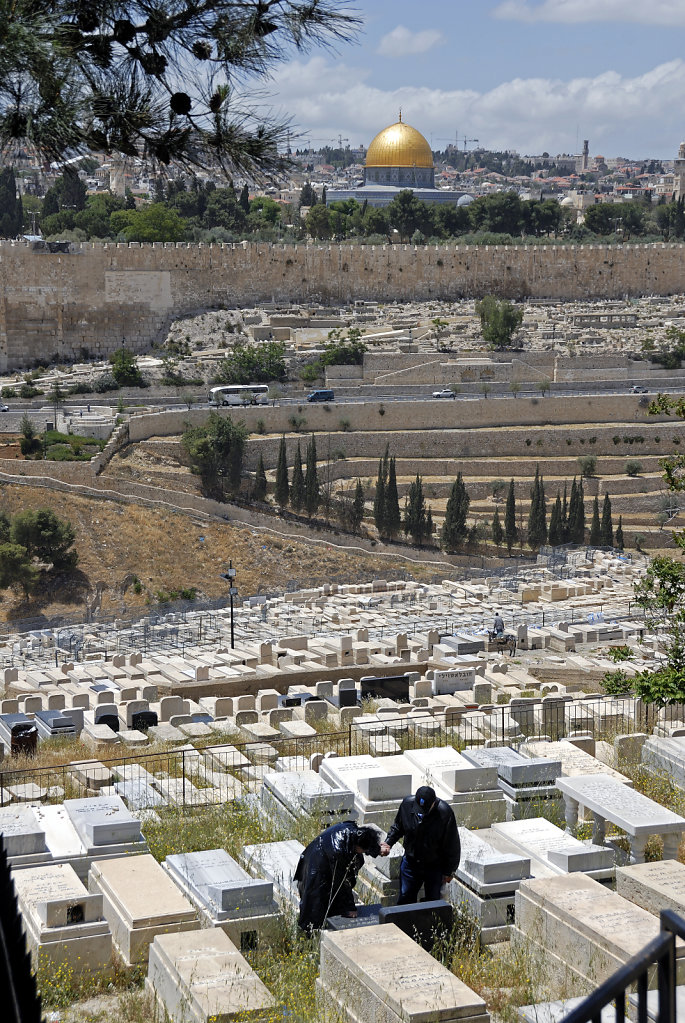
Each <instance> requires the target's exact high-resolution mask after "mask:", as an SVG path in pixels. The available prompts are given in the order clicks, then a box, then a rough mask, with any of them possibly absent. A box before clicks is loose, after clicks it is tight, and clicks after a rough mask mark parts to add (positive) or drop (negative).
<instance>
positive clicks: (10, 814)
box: [0, 804, 52, 867]
mask: <svg viewBox="0 0 685 1023" xmlns="http://www.w3.org/2000/svg"><path fill="white" fill-rule="evenodd" d="M0 835H2V840H3V844H4V846H5V852H6V853H7V857H8V859H9V863H10V866H11V867H25V866H35V865H38V864H39V863H47V862H49V861H50V860H51V859H52V856H51V854H50V850H49V849H48V847H47V845H46V842H45V830H44V829H43V828H42V827H41V825H40V823H39V821H38V818H37V817H36V814H35V813H34V811H33V809H32V808H31V807H30V806H17V805H16V804H15V805H13V806H7V807H3V808H2V809H0Z"/></svg>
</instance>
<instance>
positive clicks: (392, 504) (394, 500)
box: [384, 458, 402, 539]
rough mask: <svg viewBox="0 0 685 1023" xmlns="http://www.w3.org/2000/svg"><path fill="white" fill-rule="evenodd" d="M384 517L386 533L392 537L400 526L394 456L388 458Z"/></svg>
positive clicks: (400, 517) (400, 518)
mask: <svg viewBox="0 0 685 1023" xmlns="http://www.w3.org/2000/svg"><path fill="white" fill-rule="evenodd" d="M384 518H385V522H384V526H385V532H386V535H387V536H389V537H390V538H391V539H393V538H394V537H396V536H397V534H398V533H399V531H400V529H401V528H402V516H401V515H400V499H399V497H398V496H397V476H396V475H395V459H394V458H391V459H390V462H389V465H388V482H387V485H386V487H385V506H384Z"/></svg>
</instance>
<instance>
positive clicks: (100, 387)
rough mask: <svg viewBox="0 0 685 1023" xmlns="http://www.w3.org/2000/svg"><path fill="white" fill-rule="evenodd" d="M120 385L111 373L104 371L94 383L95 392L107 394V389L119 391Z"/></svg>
mask: <svg viewBox="0 0 685 1023" xmlns="http://www.w3.org/2000/svg"><path fill="white" fill-rule="evenodd" d="M118 390H119V385H118V384H117V382H116V380H115V379H114V377H113V376H112V374H111V373H103V374H102V376H99V377H98V378H97V380H96V381H95V382H94V384H93V391H94V392H95V394H106V393H107V391H118Z"/></svg>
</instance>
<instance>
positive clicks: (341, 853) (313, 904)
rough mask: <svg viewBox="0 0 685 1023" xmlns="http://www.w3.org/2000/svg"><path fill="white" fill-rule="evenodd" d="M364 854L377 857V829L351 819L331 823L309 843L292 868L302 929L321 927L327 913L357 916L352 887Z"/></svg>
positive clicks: (378, 850)
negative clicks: (360, 824) (363, 825)
mask: <svg viewBox="0 0 685 1023" xmlns="http://www.w3.org/2000/svg"><path fill="white" fill-rule="evenodd" d="M365 853H366V855H367V856H380V853H381V844H380V835H379V832H378V831H377V830H376V828H373V827H369V826H367V827H360V826H359V825H358V824H355V822H354V821H343V822H342V823H341V824H333V825H332V826H331V827H330V828H326V830H325V831H322V832H321V834H320V835H319V836H318V837H317V838H315V839H314V841H313V842H310V843H309V845H308V846H307V848H306V849H305V850H304V852H303V853H302V855H301V856H300V860H299V862H298V864H297V869H296V871H295V880H296V881H297V887H298V891H299V893H300V915H299V919H298V925H299V927H300V928H301V929H302V930H303V931H307V932H309V933H311V931H313V930H317V929H318V928H320V927H323V925H324V923H325V921H326V918H327V917H329V916H347V917H355V916H356V915H357V910H356V908H355V901H354V892H353V890H352V889H353V888H354V886H355V884H356V882H357V874H358V873H359V870H360V869H361V867H362V864H363V863H364V854H365Z"/></svg>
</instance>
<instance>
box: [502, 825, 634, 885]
mask: <svg viewBox="0 0 685 1023" xmlns="http://www.w3.org/2000/svg"><path fill="white" fill-rule="evenodd" d="M492 830H493V831H494V832H495V833H496V834H499V835H502V836H503V837H504V838H505V839H507V840H508V841H509V842H511V843H512V845H513V846H515V847H516V848H517V849H519V850H520V851H521V852H522V853H523V854H524V855H527V856H529V857H531V858H535V859H540V860H542V861H543V863H544V864H545V865H546V866H549V867H550V868H551V869H552V871H553V872H554V873H557V874H570V873H574V872H575V871H581V872H582V873H585V874H588V876H589V877H593V878H594V879H595V880H596V881H612V880H613V877H614V853H613V850H612V849H608V848H607V847H606V846H603V845H593V844H592V843H590V842H581V841H579V840H578V839H577V838H574V837H573V836H572V835H569V834H567V833H566V832H565V831H562V830H561V828H558V827H556V825H555V824H552V822H551V821H548V820H545V818H544V817H533V818H530V819H527V820H520V821H507V822H506V823H504V824H493V825H492ZM533 874H535V870H533Z"/></svg>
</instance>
